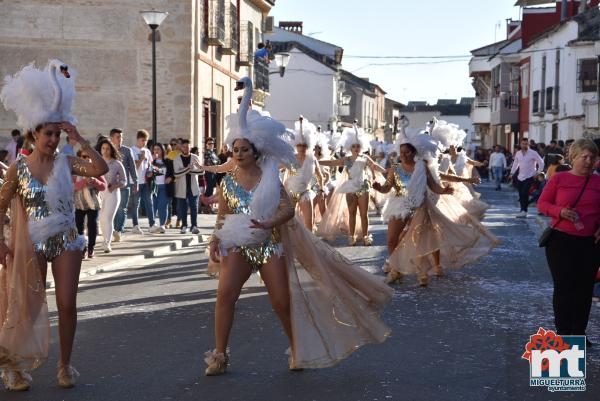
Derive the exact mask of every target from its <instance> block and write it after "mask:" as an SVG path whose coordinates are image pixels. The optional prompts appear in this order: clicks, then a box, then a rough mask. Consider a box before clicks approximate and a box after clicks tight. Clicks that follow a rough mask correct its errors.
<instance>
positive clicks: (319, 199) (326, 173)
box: [311, 126, 335, 224]
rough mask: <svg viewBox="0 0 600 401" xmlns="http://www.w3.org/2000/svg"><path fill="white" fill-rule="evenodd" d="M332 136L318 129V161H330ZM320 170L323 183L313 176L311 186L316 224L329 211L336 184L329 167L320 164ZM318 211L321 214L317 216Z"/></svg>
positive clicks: (316, 145) (316, 157) (316, 152)
mask: <svg viewBox="0 0 600 401" xmlns="http://www.w3.org/2000/svg"><path fill="white" fill-rule="evenodd" d="M329 142H330V136H329V135H328V134H327V133H325V132H323V131H321V126H318V127H317V140H316V143H315V149H314V156H315V159H316V160H317V161H320V160H330V159H331V150H330V149H329ZM319 170H320V171H321V177H322V179H321V183H319V182H318V181H319V180H318V178H317V176H313V178H312V181H311V184H312V190H313V191H314V192H315V194H316V195H315V199H314V200H313V210H314V211H315V212H314V215H315V224H317V223H319V222H320V221H321V219H322V218H323V215H324V214H325V211H326V210H327V200H328V199H329V195H330V193H331V192H332V191H333V189H334V188H335V183H334V181H333V180H332V177H331V171H330V169H329V167H325V166H321V165H320V164H319ZM317 209H318V210H319V214H317Z"/></svg>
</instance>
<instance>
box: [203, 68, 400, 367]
mask: <svg viewBox="0 0 600 401" xmlns="http://www.w3.org/2000/svg"><path fill="white" fill-rule="evenodd" d="M238 89H244V96H243V99H242V103H241V107H240V112H239V115H231V116H229V117H228V118H229V119H232V118H236V119H239V126H238V128H236V129H235V130H232V131H231V132H230V134H229V136H228V138H227V141H228V143H231V145H232V149H233V160H234V162H235V168H234V169H233V171H231V172H230V173H229V174H227V175H226V176H225V177H223V179H222V180H221V183H220V186H219V188H218V197H219V213H218V216H217V224H216V227H215V232H214V234H213V236H212V237H211V239H210V241H209V249H210V258H211V260H212V262H213V263H214V264H218V268H219V269H220V274H219V286H218V291H217V302H216V305H215V340H216V347H215V349H214V350H212V351H209V352H207V354H206V359H205V361H206V363H207V364H208V367H207V369H206V372H205V373H206V375H209V376H213V375H222V374H224V373H225V372H226V370H227V365H228V363H229V352H228V347H227V345H228V341H229V333H230V331H231V327H232V323H233V317H234V309H235V304H236V302H237V299H238V297H239V295H240V291H241V289H242V286H243V285H244V283H245V282H246V280H247V279H248V278H249V276H250V274H251V273H252V272H253V271H257V270H259V271H260V274H261V277H262V279H263V281H264V283H265V285H266V287H267V291H268V293H269V299H270V300H271V304H272V306H273V309H274V310H275V312H276V314H277V316H278V317H279V319H280V321H281V323H282V326H283V329H284V331H285V333H286V335H287V337H288V339H289V342H290V350H289V367H290V369H292V370H295V369H300V368H321V367H327V366H332V365H334V364H336V363H337V362H339V361H341V360H342V359H344V358H346V357H347V356H348V355H350V354H351V353H352V352H353V351H355V350H356V349H358V348H359V347H360V346H362V345H364V344H368V343H377V342H382V341H383V340H385V339H386V338H387V336H388V335H389V333H390V331H389V329H388V328H387V326H386V325H385V324H384V323H383V322H382V321H381V320H380V319H379V313H380V312H381V309H382V307H383V306H384V305H385V304H386V303H387V302H388V301H389V300H390V298H391V295H392V291H391V289H390V288H389V287H387V286H386V285H385V284H384V283H383V281H382V280H380V279H379V278H378V277H376V276H373V275H371V274H369V273H367V272H366V271H365V270H363V269H360V268H357V267H354V266H353V265H352V264H351V263H350V262H349V261H348V260H347V259H346V258H344V257H343V256H342V255H340V254H339V253H338V252H337V251H336V250H335V249H333V248H331V247H330V246H328V245H327V244H325V243H324V242H322V241H320V240H318V239H317V238H316V237H315V236H314V235H313V234H312V233H311V232H310V231H308V230H307V229H306V228H305V227H304V225H303V224H302V223H301V222H300V221H299V220H298V219H297V218H296V219H294V207H293V204H292V202H291V200H290V198H289V196H288V194H287V192H286V190H285V188H284V187H283V185H282V184H281V181H280V180H279V169H278V167H279V165H281V164H283V165H284V166H286V167H289V166H290V165H291V164H292V163H294V162H295V161H296V157H295V155H294V151H293V147H292V146H291V144H290V143H289V142H288V141H287V140H286V139H284V136H285V132H286V131H285V127H284V126H283V124H281V123H279V122H277V121H275V120H274V119H272V118H270V117H268V116H265V115H262V114H261V113H259V112H258V111H256V110H251V111H250V112H248V107H249V103H250V99H251V97H252V82H251V81H250V79H249V78H242V80H241V81H240V82H238Z"/></svg>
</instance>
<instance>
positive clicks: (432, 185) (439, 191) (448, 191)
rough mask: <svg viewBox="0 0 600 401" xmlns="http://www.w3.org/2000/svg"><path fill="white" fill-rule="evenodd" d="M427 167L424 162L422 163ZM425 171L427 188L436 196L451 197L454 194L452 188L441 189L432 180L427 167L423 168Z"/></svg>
mask: <svg viewBox="0 0 600 401" xmlns="http://www.w3.org/2000/svg"><path fill="white" fill-rule="evenodd" d="M423 163H425V164H426V165H427V162H426V161H423ZM425 171H426V173H427V186H428V187H429V189H431V190H432V191H433V192H435V193H436V194H440V195H452V194H453V193H454V188H452V187H443V186H441V185H440V184H439V183H438V182H437V181H436V180H434V179H433V176H432V175H431V171H429V167H427V166H426V167H425Z"/></svg>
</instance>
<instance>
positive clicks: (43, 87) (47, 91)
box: [0, 60, 76, 131]
mask: <svg viewBox="0 0 600 401" xmlns="http://www.w3.org/2000/svg"><path fill="white" fill-rule="evenodd" d="M74 75H75V74H74V73H73V71H69V68H68V67H67V65H66V64H65V63H63V62H62V61H60V60H50V61H48V64H47V65H46V67H45V68H44V69H43V70H38V69H37V68H36V67H35V66H34V63H31V64H29V65H28V66H26V67H24V68H23V69H22V70H21V71H19V72H17V73H16V74H15V75H13V76H10V75H7V76H6V77H5V78H4V87H3V88H2V91H0V101H2V103H3V104H4V108H5V109H6V110H9V111H13V112H15V114H16V115H17V125H18V126H19V127H20V128H22V129H23V130H32V131H33V130H35V128H36V127H37V126H39V125H40V124H43V123H48V122H62V121H68V122H70V123H72V124H75V123H76V120H75V118H74V117H73V116H72V115H71V107H72V106H73V99H74V98H75V83H74Z"/></svg>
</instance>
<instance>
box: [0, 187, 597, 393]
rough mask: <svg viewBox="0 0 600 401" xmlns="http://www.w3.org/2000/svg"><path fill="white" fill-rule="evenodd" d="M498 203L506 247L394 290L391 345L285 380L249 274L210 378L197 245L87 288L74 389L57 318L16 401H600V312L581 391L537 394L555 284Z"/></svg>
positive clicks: (205, 284) (380, 229)
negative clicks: (224, 356) (227, 362)
mask: <svg viewBox="0 0 600 401" xmlns="http://www.w3.org/2000/svg"><path fill="white" fill-rule="evenodd" d="M481 191H482V192H483V193H484V198H485V199H486V200H487V201H488V202H490V203H491V204H492V205H493V207H492V209H490V211H489V213H488V215H487V217H486V219H485V224H486V225H487V226H488V227H489V228H490V229H491V230H492V231H493V232H494V233H495V234H496V235H498V236H499V237H500V238H501V239H502V244H501V245H500V246H499V247H498V248H496V249H495V250H494V251H493V252H492V254H490V255H489V256H488V257H486V258H485V259H482V260H481V261H480V262H479V263H477V264H476V265H473V266H468V267H466V268H464V269H462V270H458V271H450V272H448V274H447V275H446V277H443V278H440V279H433V280H432V281H431V284H430V286H429V287H428V288H419V287H418V286H417V283H416V280H414V279H410V280H407V282H406V283H404V284H401V285H398V286H396V294H395V296H394V299H393V302H392V303H391V304H390V305H389V307H388V308H387V310H386V312H385V314H384V319H385V320H386V321H387V322H388V323H389V325H390V326H391V327H392V330H393V334H392V337H391V338H390V339H389V340H388V341H387V342H385V343H384V344H382V345H378V346H369V347H365V348H363V349H361V350H359V351H358V352H356V353H355V354H354V355H352V356H351V357H350V358H348V359H347V360H345V361H344V362H343V363H341V364H339V365H337V366H335V367H333V368H330V369H322V370H305V371H303V372H289V371H288V369H287V357H286V355H284V351H285V349H286V348H287V346H288V345H287V343H286V339H285V336H284V335H283V333H282V330H281V328H280V326H279V323H278V321H277V320H276V318H275V316H274V314H273V312H272V311H271V308H270V305H269V302H268V299H267V297H266V293H265V290H264V287H262V286H261V285H260V283H259V282H258V280H257V279H256V277H253V278H252V279H251V281H250V282H249V284H248V285H247V287H246V288H245V289H244V292H243V298H242V299H241V300H240V302H239V303H238V308H237V314H236V321H235V324H234V328H233V333H232V337H231V342H230V345H231V355H232V356H231V368H230V371H229V373H227V375H225V376H221V377H205V376H204V375H203V372H204V368H205V364H204V362H203V358H204V356H203V354H204V352H205V351H207V350H208V349H210V348H211V347H212V345H213V307H214V299H215V289H216V284H217V283H216V281H215V280H213V279H211V278H209V277H208V276H206V275H205V274H204V271H205V263H204V260H205V256H204V255H203V254H202V253H201V249H200V248H198V247H196V248H190V249H187V250H182V251H178V252H177V253H176V254H174V255H172V256H170V257H167V258H161V259H155V260H153V261H152V262H153V263H152V264H146V265H144V266H131V267H130V268H127V269H124V270H121V271H119V272H116V273H112V274H105V275H98V276H95V277H93V278H91V279H89V280H86V281H84V282H83V283H82V285H81V287H80V295H79V316H80V320H79V327H78V333H77V339H76V347H75V351H74V358H73V363H74V365H75V366H76V367H77V369H78V370H79V372H80V373H81V378H80V381H79V383H78V385H77V387H76V388H74V389H72V390H61V389H58V388H57V387H56V379H55V372H56V370H55V364H56V360H57V352H58V344H57V341H56V327H55V323H56V322H55V321H54V319H55V318H56V313H55V308H54V303H53V293H52V292H50V293H49V303H50V306H51V310H52V319H53V341H52V352H51V355H50V360H49V361H48V363H46V364H45V365H44V366H42V367H41V368H40V369H39V370H37V371H35V372H34V375H33V376H34V385H33V387H32V389H31V390H30V391H28V392H26V393H7V392H0V399H1V400H6V401H12V400H37V401H54V400H78V401H83V400H111V401H120V400H127V401H138V400H140V401H141V400H156V401H159V400H202V401H211V400H215V401H217V400H218V401H224V400H239V401H253V400H257V401H258V400H260V401H265V400H277V401H279V400H282V401H283V400H299V401H300V400H301V401H304V400H307V401H311V400H318V401H329V400H332V401H333V400H340V401H359V400H360V401H362V400H365V401H366V400H436V401H441V400H452V401H455V400H501V401H507V400H561V399H569V400H571V399H572V400H597V399H598V398H599V397H600V396H599V394H600V373H599V367H600V306H598V305H597V304H596V305H594V307H593V309H592V317H591V322H590V326H589V330H588V332H589V334H591V336H592V340H593V341H594V340H595V341H596V342H598V346H596V347H595V348H593V349H592V350H588V355H587V379H586V382H587V386H588V387H587V391H586V392H584V393H550V392H548V391H547V390H546V389H544V388H530V387H529V366H528V363H527V361H525V360H523V359H521V354H522V353H523V350H524V345H525V343H526V342H527V341H528V339H529V336H530V335H532V334H534V333H535V332H536V331H537V329H538V327H540V326H543V327H545V328H547V329H551V328H553V324H552V305H551V294H552V284H551V280H550V275H549V273H548V270H547V267H546V262H545V258H544V255H543V253H542V251H541V250H540V248H538V247H537V245H536V235H535V233H533V232H532V231H531V229H530V226H531V223H532V222H531V221H530V222H529V224H528V222H526V221H524V220H518V219H514V218H513V217H512V216H511V215H510V213H514V212H515V208H516V200H515V199H516V198H515V197H514V194H513V193H511V192H509V190H507V189H506V190H505V191H503V192H501V193H497V192H494V191H490V190H489V189H488V188H486V187H483V188H482V189H481ZM372 222H373V223H375V225H374V228H373V234H374V238H375V243H376V246H373V247H370V248H365V247H362V246H359V247H353V248H349V247H346V246H345V244H342V243H341V242H340V243H339V244H338V245H339V249H341V250H343V252H344V254H345V255H346V256H348V257H349V258H350V259H352V260H353V261H355V262H356V263H358V264H360V265H361V266H364V268H366V269H368V270H370V271H372V272H373V273H375V274H380V273H378V271H379V267H380V266H381V265H382V263H383V258H384V246H383V244H385V226H383V225H381V222H380V220H379V219H378V218H372Z"/></svg>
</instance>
